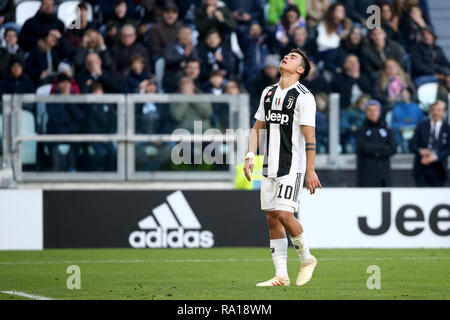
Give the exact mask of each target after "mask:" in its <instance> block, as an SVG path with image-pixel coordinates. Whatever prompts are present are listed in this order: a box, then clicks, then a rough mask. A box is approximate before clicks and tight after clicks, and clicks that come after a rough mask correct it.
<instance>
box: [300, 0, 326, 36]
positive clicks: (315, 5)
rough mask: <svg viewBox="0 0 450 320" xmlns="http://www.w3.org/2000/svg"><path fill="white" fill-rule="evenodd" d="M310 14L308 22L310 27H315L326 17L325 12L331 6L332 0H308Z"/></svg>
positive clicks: (307, 18) (307, 17)
mask: <svg viewBox="0 0 450 320" xmlns="http://www.w3.org/2000/svg"><path fill="white" fill-rule="evenodd" d="M306 6H307V8H308V15H307V16H306V22H307V24H308V29H310V30H311V29H313V28H315V27H316V26H317V25H318V24H319V22H320V21H322V20H323V18H324V17H325V13H326V12H327V10H328V7H329V6H330V0H307V5H306Z"/></svg>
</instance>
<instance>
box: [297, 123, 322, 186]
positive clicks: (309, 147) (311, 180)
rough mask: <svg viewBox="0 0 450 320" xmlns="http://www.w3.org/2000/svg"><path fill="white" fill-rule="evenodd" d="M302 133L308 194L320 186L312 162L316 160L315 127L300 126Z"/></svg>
mask: <svg viewBox="0 0 450 320" xmlns="http://www.w3.org/2000/svg"><path fill="white" fill-rule="evenodd" d="M302 131H303V135H304V136H305V150H306V176H305V183H306V188H307V189H308V190H309V193H310V194H314V192H316V188H321V189H322V185H321V184H320V181H319V177H318V176H317V174H316V170H315V168H314V164H315V161H316V128H314V127H311V126H302Z"/></svg>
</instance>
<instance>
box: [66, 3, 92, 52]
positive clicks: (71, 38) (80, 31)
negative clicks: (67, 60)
mask: <svg viewBox="0 0 450 320" xmlns="http://www.w3.org/2000/svg"><path fill="white" fill-rule="evenodd" d="M77 8H78V10H79V12H80V15H79V16H78V17H77V20H75V21H74V22H73V24H74V25H73V27H69V28H67V30H66V32H65V33H64V38H65V39H66V40H67V43H68V44H69V45H70V46H71V48H72V49H73V50H77V49H78V48H79V47H80V45H81V44H82V41H83V38H84V34H85V32H86V31H87V30H91V29H95V27H96V25H95V23H94V22H89V21H88V7H87V4H86V2H80V3H79V4H78V6H77ZM75 24H76V25H75Z"/></svg>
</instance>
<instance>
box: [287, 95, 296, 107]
mask: <svg viewBox="0 0 450 320" xmlns="http://www.w3.org/2000/svg"><path fill="white" fill-rule="evenodd" d="M294 101H295V97H293V96H289V97H288V103H287V105H286V109H290V108H292V105H293V104H294Z"/></svg>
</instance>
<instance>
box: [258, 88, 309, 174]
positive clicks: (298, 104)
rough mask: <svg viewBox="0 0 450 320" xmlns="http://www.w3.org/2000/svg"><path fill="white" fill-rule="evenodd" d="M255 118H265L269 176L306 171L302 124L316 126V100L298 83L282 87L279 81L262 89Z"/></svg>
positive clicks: (266, 166)
mask: <svg viewBox="0 0 450 320" xmlns="http://www.w3.org/2000/svg"><path fill="white" fill-rule="evenodd" d="M255 119H256V120H259V121H265V123H266V131H265V133H266V134H265V144H264V165H263V172H262V174H263V175H264V176H265V177H268V178H276V177H282V176H284V175H286V174H290V173H299V172H300V173H305V169H306V151H305V137H304V136H303V132H302V130H301V127H300V126H302V125H306V126H312V127H315V126H316V101H315V99H314V96H313V95H312V94H311V92H309V90H308V89H306V87H305V86H304V85H302V84H300V83H299V82H296V83H295V84H294V85H292V86H290V87H289V88H286V89H284V90H282V89H281V88H280V86H279V84H275V85H273V86H269V87H267V88H265V89H264V90H263V93H262V95H261V100H260V103H259V108H258V111H257V112H256V114H255Z"/></svg>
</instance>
